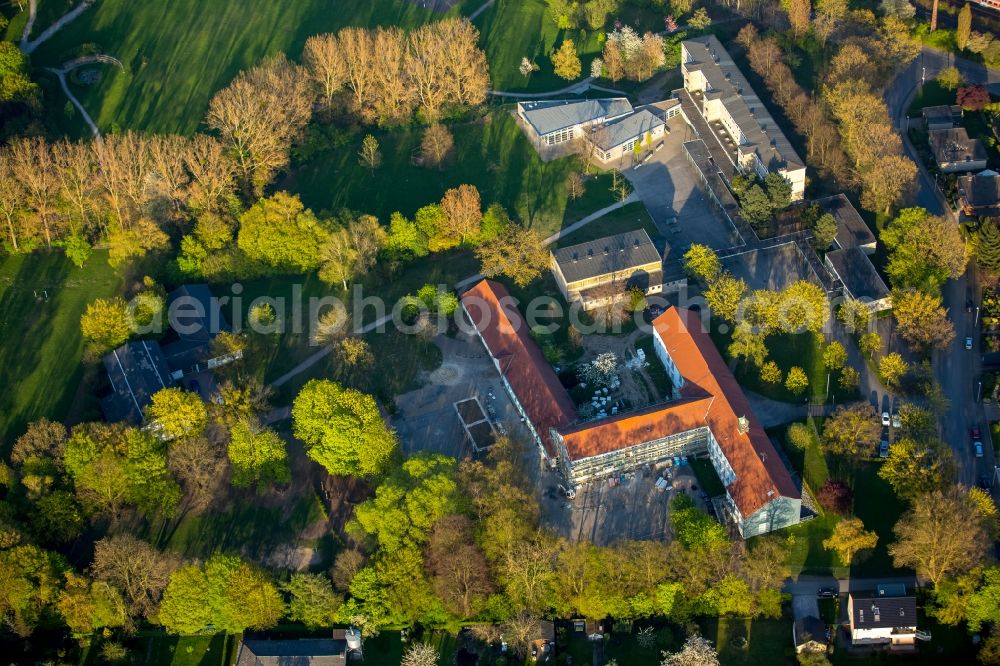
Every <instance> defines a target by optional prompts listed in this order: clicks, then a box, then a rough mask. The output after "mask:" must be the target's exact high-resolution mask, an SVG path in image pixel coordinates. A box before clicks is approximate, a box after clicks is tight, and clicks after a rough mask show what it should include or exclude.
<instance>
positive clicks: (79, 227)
mask: <svg viewBox="0 0 1000 666" xmlns="http://www.w3.org/2000/svg"><path fill="white" fill-rule="evenodd" d="M52 153H53V157H54V159H55V162H56V173H57V174H58V176H59V198H60V200H61V201H62V205H63V207H64V209H65V210H66V211H67V217H68V218H69V219H70V220H71V221H70V228H71V229H72V230H73V231H74V232H82V231H84V230H86V229H87V228H88V227H90V221H91V213H92V212H94V211H95V208H96V209H98V211H99V208H100V207H99V205H98V203H97V196H96V195H97V192H98V182H97V164H96V162H95V161H94V152H93V151H92V150H91V147H90V146H89V145H88V144H84V143H70V142H69V141H60V142H58V143H55V144H53V146H52ZM101 217H102V216H101V215H96V216H95V219H96V220H98V224H100V225H101V226H102V227H103V222H101V221H100V220H101Z"/></svg>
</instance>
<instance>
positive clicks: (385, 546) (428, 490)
mask: <svg viewBox="0 0 1000 666" xmlns="http://www.w3.org/2000/svg"><path fill="white" fill-rule="evenodd" d="M455 474H456V462H455V459H454V458H448V457H446V456H441V455H436V454H428V453H421V454H417V455H415V456H413V457H412V458H410V459H409V460H407V461H406V462H404V463H403V464H402V465H401V466H400V467H399V468H397V469H396V470H395V471H394V472H393V473H392V474H391V475H390V476H389V477H388V478H387V479H386V480H385V481H383V482H382V483H381V484H379V487H378V488H377V489H376V490H375V497H374V498H372V499H370V500H368V501H366V502H363V503H362V504H359V505H358V506H357V507H356V508H355V510H354V519H355V522H356V526H357V527H359V528H360V529H361V531H363V532H364V533H365V534H368V535H370V536H372V537H374V538H375V540H376V541H377V542H378V544H379V547H380V548H381V549H382V550H384V551H389V552H391V551H394V550H397V549H399V548H403V547H405V546H421V545H422V544H423V543H425V542H426V540H427V538H428V536H429V535H430V531H431V528H433V527H434V523H436V522H437V521H438V520H439V519H441V518H443V517H444V516H447V515H448V514H451V513H454V512H455V510H456V509H457V502H458V483H457V482H456V479H455Z"/></svg>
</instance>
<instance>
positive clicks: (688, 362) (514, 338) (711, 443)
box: [461, 280, 802, 537]
mask: <svg viewBox="0 0 1000 666" xmlns="http://www.w3.org/2000/svg"><path fill="white" fill-rule="evenodd" d="M461 303H462V308H463V310H464V311H465V313H466V315H467V317H468V319H469V320H470V321H471V322H472V324H473V325H474V326H475V328H476V331H477V333H478V335H479V338H480V340H482V342H483V344H484V345H485V347H486V350H487V351H488V352H489V354H490V356H491V357H492V358H493V360H494V363H495V365H496V367H497V369H498V371H499V372H500V374H501V377H502V378H503V382H504V386H505V387H506V388H507V390H508V392H509V393H510V395H511V398H512V400H513V402H514V404H515V405H516V406H517V408H518V409H519V410H520V411H521V413H522V415H523V416H525V418H526V419H527V420H528V421H529V428H530V430H531V432H532V433H533V435H534V436H535V438H536V441H537V442H538V444H539V446H540V447H541V450H542V452H543V455H544V456H545V458H546V461H547V462H548V464H549V465H550V466H551V467H554V468H555V469H558V470H559V472H560V473H561V474H562V476H563V478H564V479H565V480H566V482H567V483H568V484H569V485H571V486H576V485H579V484H582V483H588V482H591V481H597V480H600V479H603V478H606V477H609V476H614V475H618V474H621V473H624V472H628V471H632V470H635V469H638V468H641V467H643V466H645V465H649V464H656V463H658V462H661V461H663V460H666V459H667V458H669V457H673V456H678V455H699V454H707V455H708V457H709V459H710V460H711V461H712V465H713V466H714V467H715V470H716V472H717V473H718V475H719V478H720V479H721V480H722V482H723V484H724V485H725V487H726V494H725V502H726V506H727V508H728V511H729V515H730V517H731V518H732V521H733V523H734V524H735V525H736V527H737V529H738V530H739V532H740V534H741V535H743V536H744V537H750V536H755V535H758V534H765V533H767V532H770V531H772V530H776V529H780V528H782V527H787V526H789V525H794V524H796V523H798V522H799V518H800V515H801V509H802V500H801V493H800V491H799V490H798V488H797V487H796V486H795V483H794V482H793V481H792V478H791V475H790V474H789V472H788V470H787V469H785V467H784V465H783V463H782V462H781V459H780V458H779V456H778V454H777V451H776V450H775V449H774V446H773V445H772V444H771V440H770V439H769V438H768V436H767V434H766V433H765V432H764V429H763V427H762V426H761V424H760V423H759V422H758V421H757V419H756V417H755V416H754V415H753V413H752V411H751V410H750V404H749V402H748V401H747V398H746V396H745V394H744V393H743V391H742V389H741V388H740V387H739V384H737V383H736V379H735V377H733V375H732V373H731V372H730V371H729V368H728V367H727V366H726V363H725V361H723V359H722V357H721V356H720V355H719V352H718V350H716V348H715V345H714V343H713V342H712V340H711V338H709V336H708V334H707V333H706V332H705V331H704V329H703V328H702V326H701V322H700V320H699V319H698V313H696V312H693V311H691V310H687V309H680V308H676V307H671V308H669V309H668V310H667V311H666V312H664V313H663V314H662V315H660V316H659V317H657V319H656V320H655V321H654V322H653V328H654V333H653V337H654V349H655V352H656V356H657V357H658V359H659V360H660V362H661V363H663V365H664V367H665V368H666V370H667V373H668V374H669V375H670V379H671V381H672V382H673V385H674V387H675V390H674V395H673V396H671V399H670V400H668V401H667V402H664V403H661V404H657V405H652V406H649V407H646V408H643V409H639V410H636V411H633V412H628V413H622V414H617V415H613V416H611V417H607V418H598V419H595V420H590V421H581V420H580V419H579V418H578V416H577V414H576V409H575V406H574V405H573V402H572V400H571V399H570V397H569V394H568V393H567V392H566V389H565V388H563V386H562V384H561V383H560V382H559V379H558V377H556V375H555V373H554V372H553V370H552V368H551V367H550V366H549V365H548V363H546V361H545V358H544V357H543V356H542V354H541V351H540V350H539V349H538V346H537V345H536V344H535V343H534V341H533V340H532V339H531V337H530V335H529V332H528V331H527V325H526V323H525V322H524V320H523V319H522V318H521V315H520V313H519V312H518V311H517V307H516V303H515V302H514V301H513V299H512V298H511V297H510V294H509V293H508V292H507V290H506V289H505V288H504V287H503V286H502V285H500V284H498V283H496V282H492V281H490V280H483V281H482V282H480V283H478V284H477V285H476V286H474V287H473V288H472V289H470V290H469V291H467V292H466V293H465V294H464V295H463V296H462V299H461Z"/></svg>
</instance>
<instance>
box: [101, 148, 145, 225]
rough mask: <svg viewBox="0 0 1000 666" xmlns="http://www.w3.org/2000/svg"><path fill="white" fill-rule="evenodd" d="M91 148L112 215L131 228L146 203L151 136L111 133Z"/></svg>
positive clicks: (117, 222)
mask: <svg viewBox="0 0 1000 666" xmlns="http://www.w3.org/2000/svg"><path fill="white" fill-rule="evenodd" d="M91 147H92V148H93V149H94V153H95V155H96V157H97V163H98V175H99V176H100V183H101V187H102V189H103V193H104V197H105V199H106V201H107V203H108V208H109V211H110V213H111V218H112V219H113V220H114V222H115V223H116V225H117V227H118V228H119V229H121V230H131V229H132V228H133V226H134V225H135V223H136V222H137V221H138V219H139V217H140V216H141V215H142V210H143V206H144V204H145V203H146V184H147V181H148V177H149V172H150V159H149V139H148V138H147V137H145V136H143V135H141V134H137V133H135V132H125V133H124V134H110V135H108V136H106V137H104V140H103V141H100V142H95V143H92V144H91Z"/></svg>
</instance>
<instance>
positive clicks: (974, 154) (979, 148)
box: [927, 127, 987, 173]
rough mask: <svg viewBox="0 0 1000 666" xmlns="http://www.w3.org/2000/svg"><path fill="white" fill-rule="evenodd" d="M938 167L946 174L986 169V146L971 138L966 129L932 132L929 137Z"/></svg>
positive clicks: (953, 128) (958, 128) (954, 128)
mask: <svg viewBox="0 0 1000 666" xmlns="http://www.w3.org/2000/svg"><path fill="white" fill-rule="evenodd" d="M927 141H928V143H929V144H930V147H931V152H932V153H933V154H934V160H935V161H936V162H937V165H938V167H939V168H940V169H941V171H943V172H945V173H954V172H956V171H980V170H982V169H985V168H986V157H987V156H986V146H984V145H983V142H982V141H980V140H979V139H973V138H971V137H969V133H968V132H967V131H966V130H965V128H964V127H951V128H948V129H939V130H931V132H929V133H928V135H927Z"/></svg>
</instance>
